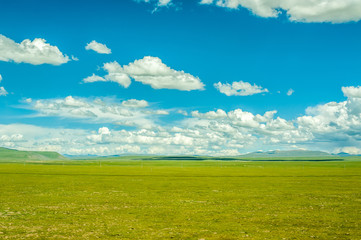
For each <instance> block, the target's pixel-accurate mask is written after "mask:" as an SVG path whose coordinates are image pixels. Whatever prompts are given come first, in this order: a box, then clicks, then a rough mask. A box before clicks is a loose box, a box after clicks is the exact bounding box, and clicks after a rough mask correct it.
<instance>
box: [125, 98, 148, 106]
mask: <svg viewBox="0 0 361 240" xmlns="http://www.w3.org/2000/svg"><path fill="white" fill-rule="evenodd" d="M122 105H123V106H126V107H131V108H145V107H148V106H149V104H148V102H147V101H145V100H137V99H129V100H126V101H123V102H122Z"/></svg>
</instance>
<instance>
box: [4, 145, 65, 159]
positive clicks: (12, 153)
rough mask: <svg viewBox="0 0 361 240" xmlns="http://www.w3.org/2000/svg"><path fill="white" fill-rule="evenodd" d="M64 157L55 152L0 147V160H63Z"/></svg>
mask: <svg viewBox="0 0 361 240" xmlns="http://www.w3.org/2000/svg"><path fill="white" fill-rule="evenodd" d="M65 159H67V158H66V157H64V156H62V155H61V154H59V153H57V152H42V151H18V150H14V149H8V148H2V147H0V161H24V160H40V161H42V160H65Z"/></svg>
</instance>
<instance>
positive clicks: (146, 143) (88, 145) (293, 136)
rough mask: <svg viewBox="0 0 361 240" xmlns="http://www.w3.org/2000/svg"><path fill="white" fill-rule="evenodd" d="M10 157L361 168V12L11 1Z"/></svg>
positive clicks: (160, 2) (4, 86) (351, 0)
mask: <svg viewBox="0 0 361 240" xmlns="http://www.w3.org/2000/svg"><path fill="white" fill-rule="evenodd" d="M0 11H1V13H0V146H1V147H7V148H14V149H20V150H41V151H57V152H59V153H62V154H69V155H117V154H120V155H121V154H135V155H136V154H162V155H212V156H236V155H240V154H243V153H248V152H253V151H260V150H262V151H268V150H276V149H280V150H296V149H308V150H320V151H326V152H330V153H339V152H346V153H350V154H361V87H360V85H361V84H360V83H361V68H360V65H361V44H360V43H361V21H360V20H361V2H360V1H357V0H343V1H341V0H292V1H290V0H259V1H254V0H214V1H212V0H187V1H181V0H122V1H116V0H102V1H99V0H87V1H85V0H78V1H69V0H61V1H60V0H52V1H45V0H34V1H25V0H2V1H1V3H0Z"/></svg>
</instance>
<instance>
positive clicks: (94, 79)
mask: <svg viewBox="0 0 361 240" xmlns="http://www.w3.org/2000/svg"><path fill="white" fill-rule="evenodd" d="M106 81H107V80H105V78H103V77H100V76H97V75H95V74H94V73H93V75H91V76H89V77H87V78H84V79H83V82H84V83H92V82H106Z"/></svg>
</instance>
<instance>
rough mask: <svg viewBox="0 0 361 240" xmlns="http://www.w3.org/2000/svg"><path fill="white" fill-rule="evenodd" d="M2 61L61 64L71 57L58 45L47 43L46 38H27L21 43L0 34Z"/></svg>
mask: <svg viewBox="0 0 361 240" xmlns="http://www.w3.org/2000/svg"><path fill="white" fill-rule="evenodd" d="M0 61H5V62H10V61H14V62H16V63H30V64H34V65H39V64H52V65H61V64H63V63H67V62H68V61H70V59H69V57H68V56H67V55H64V54H63V53H62V52H60V50H59V49H58V47H56V46H51V45H50V44H48V43H46V40H45V39H41V38H35V39H34V40H33V41H31V40H29V39H25V40H24V41H22V42H21V43H20V44H19V43H16V42H14V41H13V40H11V39H10V38H7V37H5V36H4V35H1V34H0Z"/></svg>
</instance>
